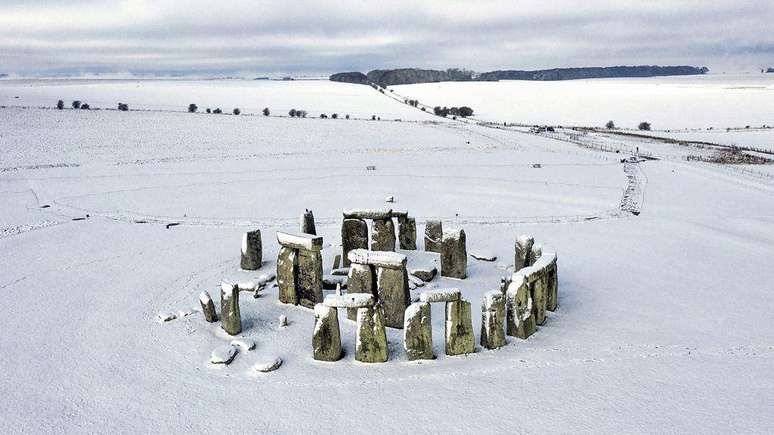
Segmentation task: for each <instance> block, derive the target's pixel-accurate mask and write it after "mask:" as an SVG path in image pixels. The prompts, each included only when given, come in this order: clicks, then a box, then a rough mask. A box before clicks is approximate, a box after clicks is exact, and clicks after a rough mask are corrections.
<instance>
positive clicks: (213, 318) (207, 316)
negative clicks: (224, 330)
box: [199, 291, 218, 323]
mask: <svg viewBox="0 0 774 435" xmlns="http://www.w3.org/2000/svg"><path fill="white" fill-rule="evenodd" d="M199 303H201V305H202V313H203V314H204V320H206V321H207V322H209V323H214V322H217V321H218V314H217V312H216V311H215V304H214V303H213V302H212V297H211V296H210V294H209V293H208V292H206V291H203V292H201V294H199Z"/></svg>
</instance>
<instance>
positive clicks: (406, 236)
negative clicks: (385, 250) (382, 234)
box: [398, 216, 417, 251]
mask: <svg viewBox="0 0 774 435" xmlns="http://www.w3.org/2000/svg"><path fill="white" fill-rule="evenodd" d="M398 241H399V242H400V249H406V250H409V251H416V249H417V221H416V219H414V218H413V217H408V216H406V217H399V218H398Z"/></svg>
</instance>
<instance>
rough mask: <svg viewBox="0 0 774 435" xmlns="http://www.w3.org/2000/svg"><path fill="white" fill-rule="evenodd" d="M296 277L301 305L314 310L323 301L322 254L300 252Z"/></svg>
mask: <svg viewBox="0 0 774 435" xmlns="http://www.w3.org/2000/svg"><path fill="white" fill-rule="evenodd" d="M296 277H297V280H296V294H297V295H298V304H299V305H301V306H304V307H307V308H314V306H315V304H318V303H320V302H322V301H323V293H322V289H323V267H322V254H321V253H320V252H319V251H308V250H305V249H299V250H298V267H297V272H296Z"/></svg>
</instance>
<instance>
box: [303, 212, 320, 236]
mask: <svg viewBox="0 0 774 435" xmlns="http://www.w3.org/2000/svg"><path fill="white" fill-rule="evenodd" d="M299 229H300V231H301V233H303V234H312V235H315V234H317V229H316V228H315V226H314V213H312V210H305V211H304V212H303V213H302V214H301V226H300V228H299Z"/></svg>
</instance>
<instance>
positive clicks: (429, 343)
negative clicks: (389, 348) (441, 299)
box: [403, 302, 435, 361]
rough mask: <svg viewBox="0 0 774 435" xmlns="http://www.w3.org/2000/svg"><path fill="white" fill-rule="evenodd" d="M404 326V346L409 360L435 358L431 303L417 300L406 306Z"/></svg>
mask: <svg viewBox="0 0 774 435" xmlns="http://www.w3.org/2000/svg"><path fill="white" fill-rule="evenodd" d="M405 319H406V320H405V323H404V327H403V348H404V349H406V356H407V357H408V359H409V361H414V360H418V359H433V358H435V356H434V355H433V325H432V322H431V321H430V320H431V319H430V304H429V303H427V302H416V303H413V304H411V305H409V307H408V308H406V316H405Z"/></svg>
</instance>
